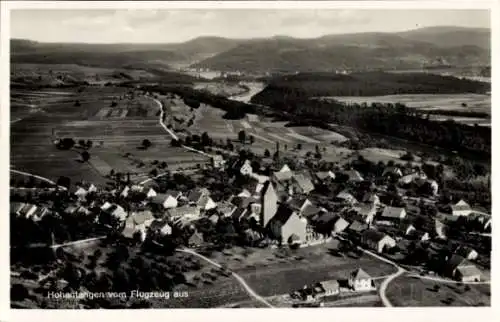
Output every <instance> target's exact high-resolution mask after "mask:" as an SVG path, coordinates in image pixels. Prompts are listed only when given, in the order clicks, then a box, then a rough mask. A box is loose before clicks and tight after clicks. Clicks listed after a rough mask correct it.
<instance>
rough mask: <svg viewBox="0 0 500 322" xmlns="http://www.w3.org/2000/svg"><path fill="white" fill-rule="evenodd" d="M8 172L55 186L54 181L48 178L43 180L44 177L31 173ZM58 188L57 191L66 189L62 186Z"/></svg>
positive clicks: (11, 170)
mask: <svg viewBox="0 0 500 322" xmlns="http://www.w3.org/2000/svg"><path fill="white" fill-rule="evenodd" d="M10 172H13V173H16V174H20V175H23V176H28V177H33V178H36V179H38V180H42V181H45V182H47V183H50V184H52V185H57V184H56V183H55V182H54V181H52V180H50V179H48V178H45V177H42V176H39V175H36V174H33V173H28V172H24V171H19V170H13V169H10ZM58 187H59V189H63V190H66V187H63V186H58Z"/></svg>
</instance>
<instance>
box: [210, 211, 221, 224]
mask: <svg viewBox="0 0 500 322" xmlns="http://www.w3.org/2000/svg"><path fill="white" fill-rule="evenodd" d="M208 220H210V222H212V224H214V225H215V224H216V223H217V222H218V221H219V215H217V214H212V215H211V216H210V217H208Z"/></svg>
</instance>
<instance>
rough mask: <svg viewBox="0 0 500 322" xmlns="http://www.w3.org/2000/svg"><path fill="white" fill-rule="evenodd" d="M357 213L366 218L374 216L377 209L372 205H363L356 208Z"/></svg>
mask: <svg viewBox="0 0 500 322" xmlns="http://www.w3.org/2000/svg"><path fill="white" fill-rule="evenodd" d="M355 210H356V212H357V213H358V214H360V215H361V216H363V217H366V216H368V215H370V214H374V213H375V212H376V207H374V206H373V205H370V204H362V205H360V206H358V207H356V208H355Z"/></svg>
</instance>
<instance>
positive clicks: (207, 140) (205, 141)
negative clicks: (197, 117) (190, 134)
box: [201, 132, 212, 146]
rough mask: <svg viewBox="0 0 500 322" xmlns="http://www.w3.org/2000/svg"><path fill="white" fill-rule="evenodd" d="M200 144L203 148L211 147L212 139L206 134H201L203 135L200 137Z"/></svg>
mask: <svg viewBox="0 0 500 322" xmlns="http://www.w3.org/2000/svg"><path fill="white" fill-rule="evenodd" d="M201 144H202V145H203V146H210V145H212V139H211V138H210V136H209V135H208V133H207V132H203V134H202V135H201Z"/></svg>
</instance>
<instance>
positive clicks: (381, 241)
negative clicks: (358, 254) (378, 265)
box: [361, 229, 396, 253]
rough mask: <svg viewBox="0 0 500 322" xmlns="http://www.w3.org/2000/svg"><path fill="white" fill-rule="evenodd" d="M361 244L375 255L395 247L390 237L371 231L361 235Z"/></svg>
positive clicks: (394, 242)
mask: <svg viewBox="0 0 500 322" xmlns="http://www.w3.org/2000/svg"><path fill="white" fill-rule="evenodd" d="M361 242H362V243H363V244H365V245H366V246H368V247H369V248H371V249H373V250H375V251H377V253H383V252H384V251H385V250H387V249H391V248H393V247H395V246H396V241H395V240H394V239H393V238H392V237H391V236H389V235H386V234H384V233H382V232H379V231H376V230H372V229H368V230H365V231H364V232H363V233H362V234H361Z"/></svg>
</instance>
